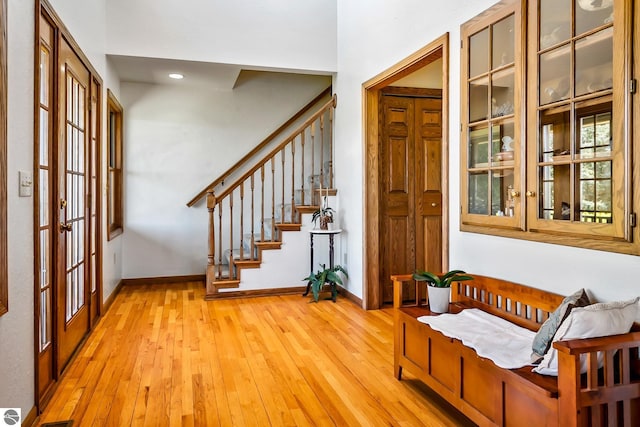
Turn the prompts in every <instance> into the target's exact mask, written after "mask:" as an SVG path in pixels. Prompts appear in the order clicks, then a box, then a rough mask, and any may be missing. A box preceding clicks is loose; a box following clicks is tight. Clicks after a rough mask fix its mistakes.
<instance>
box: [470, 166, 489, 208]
mask: <svg viewBox="0 0 640 427" xmlns="http://www.w3.org/2000/svg"><path fill="white" fill-rule="evenodd" d="M488 206H489V173H488V172H472V173H470V174H469V213H471V214H480V215H487V214H488V213H489V208H488Z"/></svg>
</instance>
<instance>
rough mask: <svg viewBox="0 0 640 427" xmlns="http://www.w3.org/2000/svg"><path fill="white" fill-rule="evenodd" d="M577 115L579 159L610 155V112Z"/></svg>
mask: <svg viewBox="0 0 640 427" xmlns="http://www.w3.org/2000/svg"><path fill="white" fill-rule="evenodd" d="M578 115H579V124H580V127H579V131H580V135H579V139H578V141H579V144H580V146H579V154H580V158H583V159H584V158H593V157H597V156H607V155H609V154H610V153H611V112H609V111H607V112H603V113H598V114H588V115H580V110H578Z"/></svg>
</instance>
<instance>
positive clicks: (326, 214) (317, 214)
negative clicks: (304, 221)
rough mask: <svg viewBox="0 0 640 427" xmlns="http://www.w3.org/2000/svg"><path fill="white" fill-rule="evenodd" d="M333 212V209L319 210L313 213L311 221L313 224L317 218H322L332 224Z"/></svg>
mask: <svg viewBox="0 0 640 427" xmlns="http://www.w3.org/2000/svg"><path fill="white" fill-rule="evenodd" d="M334 212H335V211H334V210H333V208H329V207H324V208H320V209H318V210H317V211H315V212H314V213H313V215H312V216H311V221H312V222H313V223H314V224H315V222H316V221H317V220H318V218H320V217H323V216H324V217H327V218H328V219H327V222H333V214H334Z"/></svg>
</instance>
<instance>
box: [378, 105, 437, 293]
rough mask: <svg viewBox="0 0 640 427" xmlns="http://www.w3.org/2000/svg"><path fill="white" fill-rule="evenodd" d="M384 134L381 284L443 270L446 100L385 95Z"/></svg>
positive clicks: (384, 289) (385, 286) (385, 285)
mask: <svg viewBox="0 0 640 427" xmlns="http://www.w3.org/2000/svg"><path fill="white" fill-rule="evenodd" d="M381 105H382V111H381V112H382V116H383V117H382V121H381V122H382V129H381V138H380V144H381V146H380V174H381V176H380V185H381V188H380V195H381V197H380V231H381V234H380V236H381V237H380V284H381V287H382V300H383V302H384V303H389V302H392V301H393V287H392V283H391V279H390V276H391V275H393V274H406V273H412V272H413V271H415V270H416V269H426V270H429V271H434V272H439V271H440V270H441V269H442V178H441V176H442V100H441V98H437V97H408V96H396V95H386V94H385V95H383V96H382V99H381Z"/></svg>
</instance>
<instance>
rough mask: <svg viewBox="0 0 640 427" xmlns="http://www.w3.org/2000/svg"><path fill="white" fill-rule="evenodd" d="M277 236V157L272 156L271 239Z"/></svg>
mask: <svg viewBox="0 0 640 427" xmlns="http://www.w3.org/2000/svg"><path fill="white" fill-rule="evenodd" d="M275 236H276V157H275V156H273V157H272V158H271V240H275Z"/></svg>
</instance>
